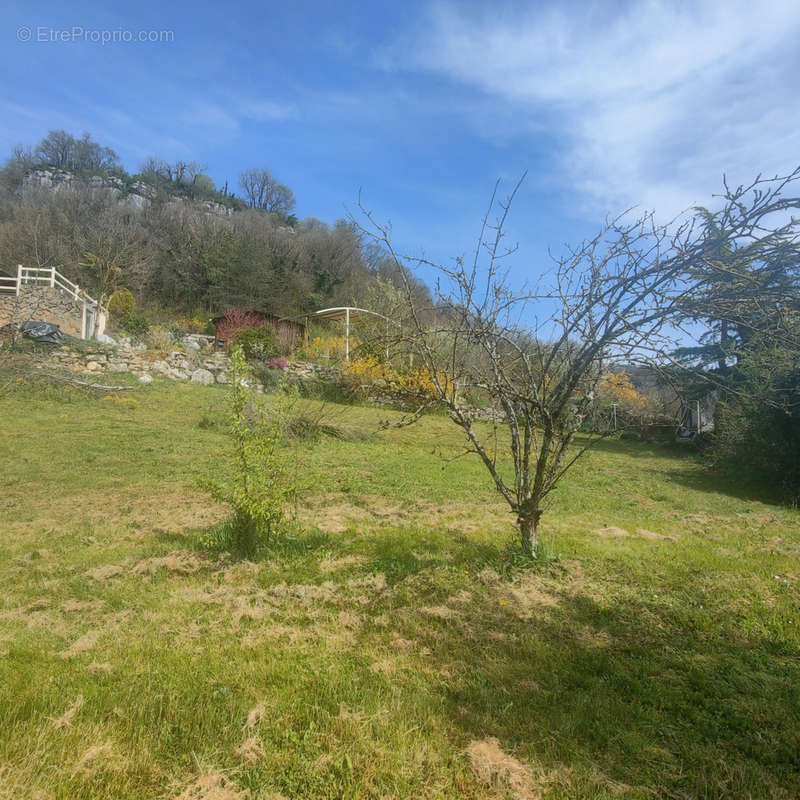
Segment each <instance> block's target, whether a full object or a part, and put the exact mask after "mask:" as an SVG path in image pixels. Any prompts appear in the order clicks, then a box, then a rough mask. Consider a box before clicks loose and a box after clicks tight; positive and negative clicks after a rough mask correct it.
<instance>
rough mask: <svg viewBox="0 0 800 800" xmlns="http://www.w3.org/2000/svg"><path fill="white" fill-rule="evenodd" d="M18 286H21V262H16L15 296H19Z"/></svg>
mask: <svg viewBox="0 0 800 800" xmlns="http://www.w3.org/2000/svg"><path fill="white" fill-rule="evenodd" d="M20 286H22V264H17V297H19V287H20Z"/></svg>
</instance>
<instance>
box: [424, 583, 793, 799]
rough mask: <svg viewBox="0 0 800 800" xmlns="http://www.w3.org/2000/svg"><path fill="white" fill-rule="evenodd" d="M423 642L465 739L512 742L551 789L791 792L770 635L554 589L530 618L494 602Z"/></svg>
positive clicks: (782, 653)
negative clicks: (546, 776) (546, 775)
mask: <svg viewBox="0 0 800 800" xmlns="http://www.w3.org/2000/svg"><path fill="white" fill-rule="evenodd" d="M426 644H427V645H428V647H430V648H431V650H433V658H434V659H436V660H437V661H438V667H439V669H440V670H443V671H442V672H440V674H441V675H444V676H445V677H443V678H441V683H440V692H441V699H442V702H443V705H444V706H445V708H446V710H447V712H448V714H449V717H450V719H451V722H452V724H453V725H454V726H455V727H456V728H458V729H459V730H460V731H461V735H462V738H463V740H464V741H465V742H466V741H469V740H472V739H483V738H485V737H488V736H495V737H497V738H498V739H499V740H500V741H501V743H503V744H504V746H506V747H508V748H515V749H517V751H518V752H519V753H520V754H521V755H522V756H524V757H525V758H526V759H528V760H530V761H533V762H535V763H537V764H538V765H541V766H543V767H545V768H546V770H548V771H551V775H552V776H555V777H552V780H553V781H554V782H555V785H559V783H558V782H559V780H563V781H564V786H563V788H564V790H565V793H564V794H555V795H554V796H558V797H610V796H612V795H614V796H617V795H616V794H615V793H614V786H615V785H616V784H625V785H626V786H628V787H638V788H632V789H631V791H630V793H628V792H624V793H623V796H625V797H652V796H656V797H674V798H678V797H680V798H689V797H704V798H728V797H759V798H768V797H776V798H777V797H786V798H788V797H797V796H800V729H799V728H798V719H800V689H798V686H800V683H799V682H798V679H800V669H798V662H797V660H796V659H797V656H798V652H797V648H796V647H795V646H794V645H792V644H791V643H789V642H787V641H786V640H782V639H781V638H780V637H759V636H755V635H751V636H747V635H745V634H744V633H743V632H741V631H737V633H736V635H731V631H730V630H728V631H725V630H722V629H717V630H715V629H714V627H713V624H712V623H711V622H709V620H708V619H707V618H704V617H703V616H702V613H701V612H696V613H694V612H690V611H683V612H682V613H674V612H673V611H672V610H670V609H659V610H657V611H654V610H653V609H652V608H650V607H648V608H644V607H642V606H637V604H635V603H630V602H628V603H626V604H609V605H606V604H605V603H603V604H602V605H601V604H599V603H598V602H597V601H596V600H593V599H591V598H589V597H586V596H569V595H567V594H561V595H560V596H559V597H558V604H557V605H556V606H554V607H551V608H546V609H542V610H541V611H540V613H539V615H538V617H537V618H534V619H532V620H529V621H523V620H520V619H516V618H515V617H514V616H513V612H511V613H509V611H508V609H506V608H501V607H499V606H492V607H491V608H489V609H486V610H484V611H483V612H482V613H480V614H477V613H470V615H469V617H468V618H466V617H465V618H464V619H462V620H459V621H458V622H455V621H450V622H445V623H441V624H438V625H437V626H436V630H434V631H432V632H431V633H430V635H429V636H428V637H427V641H426ZM576 768H577V772H576V773H574V774H572V773H573V771H574V770H576ZM559 774H560V775H561V778H560V779H559V778H558V777H557V776H558V775H559ZM581 774H583V775H584V777H583V778H581V777H580V775H581ZM586 776H593V777H591V780H590V778H589V777H586ZM582 780H584V781H589V782H588V783H585V784H581V781H582ZM593 781H594V783H592V782H593ZM548 796H550V795H548Z"/></svg>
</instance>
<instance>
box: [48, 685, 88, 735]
mask: <svg viewBox="0 0 800 800" xmlns="http://www.w3.org/2000/svg"><path fill="white" fill-rule="evenodd" d="M82 707H83V695H82V694H79V695H78V696H77V697H76V698H75V702H74V703H73V704H72V705H71V706H70V707H69V708H68V709H67V710H66V711H65V712H64V713H63V714H62V715H61V716H60V717H51V719H52V721H53V727H54V728H56V729H59V728H68V727H69V726H70V725H71V724H72V720H73V718H74V717H75V715H76V714H77V713H78V712H79V711H80V710H81V708H82Z"/></svg>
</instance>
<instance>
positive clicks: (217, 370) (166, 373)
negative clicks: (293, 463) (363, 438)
mask: <svg viewBox="0 0 800 800" xmlns="http://www.w3.org/2000/svg"><path fill="white" fill-rule="evenodd" d="M212 342H213V337H210V336H209V337H205V336H200V335H196V334H193V335H190V336H186V337H184V339H183V340H182V341H181V345H182V347H183V349H174V350H171V351H169V352H159V351H153V350H147V349H146V348H144V347H143V346H138V347H137V346H130V345H127V346H119V345H116V346H109V345H101V344H96V343H92V344H91V345H89V346H82V347H80V348H72V347H69V346H62V347H60V348H58V349H56V350H54V351H53V352H52V353H50V354H49V355H48V356H46V358H44V359H43V361H42V366H48V367H51V368H58V369H66V370H69V371H71V372H77V373H81V374H84V375H97V376H98V378H99V377H100V376H101V375H103V374H106V373H120V372H127V373H131V374H132V375H135V376H136V377H138V378H139V380H140V381H142V382H143V383H149V382H150V381H152V379H153V377H163V378H169V379H170V380H177V381H187V382H191V383H200V384H205V385H211V384H216V383H221V384H226V383H228V382H229V374H230V371H231V366H232V364H231V359H230V357H229V356H228V355H226V354H225V353H215V352H213V351H212V349H211V343H212ZM126 344H127V343H126ZM284 373H285V374H286V375H288V376H289V378H290V379H293V380H296V381H330V382H334V381H338V380H339V379H340V377H341V373H340V371H339V370H338V369H337V368H336V367H326V366H322V365H319V364H311V363H308V362H304V361H289V362H288V363H287V365H286V369H285V370H284ZM259 388H260V387H259ZM362 388H364V389H365V390H366V389H371V391H368V392H367V394H368V395H369V398H370V402H372V403H374V404H375V405H382V406H387V407H394V408H397V407H401V408H402V407H404V406H407V405H408V402H409V401H408V398H405V397H403V396H400V395H397V394H393V392H392V387H391V386H390V385H388V384H386V383H385V382H384V383H383V384H382V385H380V386H378V385H375V386H371V387H362ZM463 407H464V409H466V410H468V411H469V412H470V414H471V415H472V417H473V419H484V420H492V419H503V417H504V415H503V414H502V412H499V411H496V410H494V409H492V408H478V407H475V406H468V405H466V404H465V405H464V406H463Z"/></svg>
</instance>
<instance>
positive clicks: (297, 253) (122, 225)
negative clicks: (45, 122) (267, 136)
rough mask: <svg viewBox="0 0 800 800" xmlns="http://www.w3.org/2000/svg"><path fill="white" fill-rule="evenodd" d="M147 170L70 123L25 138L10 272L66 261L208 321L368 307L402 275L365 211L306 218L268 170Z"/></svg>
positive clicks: (10, 174)
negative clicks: (219, 179)
mask: <svg viewBox="0 0 800 800" xmlns="http://www.w3.org/2000/svg"><path fill="white" fill-rule="evenodd" d="M140 167H141V171H140V172H137V173H129V172H127V171H126V170H125V169H124V168H123V167H122V165H121V164H120V162H119V159H118V158H117V156H116V154H115V153H114V152H113V151H112V150H110V149H109V148H104V147H102V146H100V145H99V144H98V143H97V142H94V141H93V140H92V139H91V137H89V136H88V135H87V136H85V137H84V138H83V139H75V137H72V136H71V135H69V134H67V133H66V132H64V131H52V132H51V133H50V134H49V135H48V137H46V139H44V140H43V141H42V142H40V143H39V145H37V146H36V147H33V148H30V147H29V148H17V149H16V150H15V152H14V153H12V155H11V157H10V158H9V159H8V161H7V162H6V165H5V167H4V168H3V170H2V171H0V270H2V271H5V272H7V273H9V274H15V272H16V265H17V264H20V263H21V264H24V265H26V266H45V267H51V266H56V267H57V268H58V270H59V271H60V272H61V273H63V274H64V275H66V276H67V277H68V278H69V279H70V280H72V281H74V282H76V283H78V284H79V285H80V286H82V287H86V288H87V289H88V290H89V292H90V293H91V294H92V295H93V296H95V297H100V298H101V299H102V298H108V297H110V296H111V294H113V292H114V291H116V290H118V289H120V288H127V289H129V290H131V291H132V292H133V294H134V295H135V298H136V300H137V302H138V305H139V306H140V307H141V308H144V309H147V310H150V311H151V312H152V311H156V312H166V313H168V314H183V315H188V316H195V317H198V318H208V316H209V315H214V314H217V313H220V312H224V311H225V310H226V309H227V308H230V307H245V308H255V309H258V310H260V311H265V312H269V313H273V314H277V315H279V316H291V315H294V314H298V313H301V312H304V311H311V310H315V309H318V308H322V307H325V306H331V305H363V304H365V303H367V302H368V301H369V300H370V299H371V298H372V296H373V295H375V294H376V293H380V289H379V287H380V281H379V279H381V280H384V281H387V282H388V283H389V284H391V283H392V282H393V281H396V280H397V267H396V266H395V265H393V264H392V263H391V262H390V261H389V260H388V259H387V258H386V257H385V256H384V254H383V253H382V252H381V251H380V250H379V249H378V248H376V247H375V246H374V245H373V244H372V243H371V242H370V241H369V240H366V239H365V238H364V237H363V236H362V235H361V233H360V232H359V230H358V228H357V227H356V226H355V225H354V224H353V223H352V222H350V221H347V220H344V219H340V220H336V221H334V222H333V224H332V225H329V224H327V223H325V222H322V221H320V220H318V219H316V218H314V217H309V218H306V219H303V220H298V219H297V218H296V217H295V216H294V214H293V209H294V203H295V200H294V195H293V193H292V192H291V189H289V188H288V187H287V186H285V185H283V184H280V183H279V182H277V181H276V180H275V179H274V177H273V176H272V173H271V172H269V170H266V169H251V170H246V171H245V172H243V173H242V175H241V176H240V184H241V186H242V193H243V196H242V197H239V196H236V195H234V194H233V193H232V192H231V191H229V189H228V186H227V184H226V185H225V186H223V187H222V188H221V189H218V188H217V187H216V186H215V185H214V182H213V181H212V180H211V179H210V178H209V177H208V176H207V175H205V174H204V173H203V172H202V170H201V167H200V165H198V164H197V163H196V162H176V163H174V164H168V163H167V162H165V161H164V160H163V159H158V158H154V157H151V158H150V159H147V161H146V162H145V163H143V164H142V165H140ZM419 291H420V293H421V294H422V295H425V294H426V293H427V290H426V289H425V287H424V286H422V285H421V284H420V285H419Z"/></svg>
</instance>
